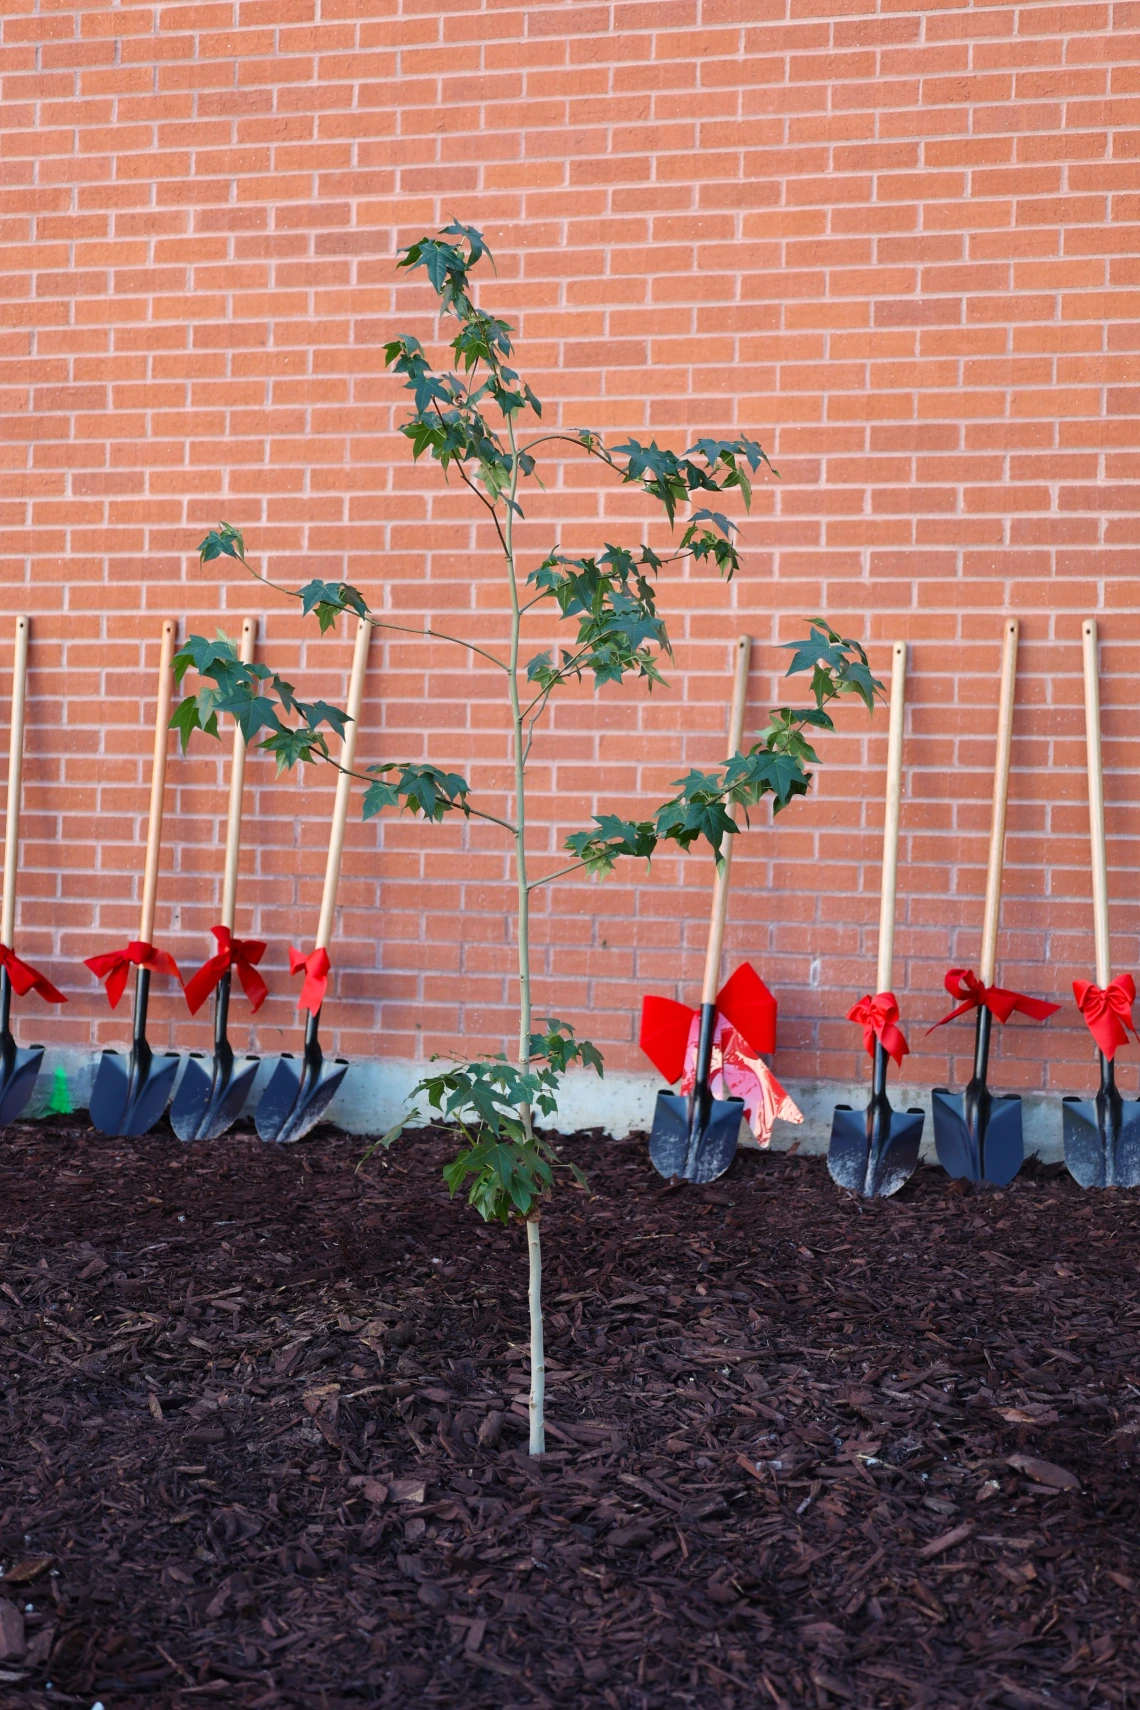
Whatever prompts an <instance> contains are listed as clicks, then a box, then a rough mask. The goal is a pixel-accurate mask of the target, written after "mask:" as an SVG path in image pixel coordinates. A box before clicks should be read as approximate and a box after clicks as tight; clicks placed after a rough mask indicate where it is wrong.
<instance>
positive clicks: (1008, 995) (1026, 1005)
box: [926, 968, 1061, 1033]
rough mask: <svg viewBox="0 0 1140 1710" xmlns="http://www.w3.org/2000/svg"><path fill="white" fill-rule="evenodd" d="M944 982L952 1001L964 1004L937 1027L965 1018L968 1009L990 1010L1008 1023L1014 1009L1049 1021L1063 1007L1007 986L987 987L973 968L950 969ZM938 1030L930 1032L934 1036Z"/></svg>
mask: <svg viewBox="0 0 1140 1710" xmlns="http://www.w3.org/2000/svg"><path fill="white" fill-rule="evenodd" d="M942 983H943V985H944V986H945V987H946V990H947V991H948V992H949V993H950V996H951V997H952V998H961V999H962V1002H961V1003H960V1004H959V1005H958V1007H957V1009H952V1010H951V1011H950V1014H949V1015H944V1016H943V1017H942V1020H941V1021H936V1022H935V1023H934V1027H944V1026H945V1025H946V1023H947V1022H948V1021H953V1020H955V1018H956V1017H957V1016H959V1015H965V1013H966V1011H967V1010H968V1009H988V1010H989V1012H990V1014H991V1015H995V1016H996V1017H997V1019H998V1020H999V1021H1000V1022H1003V1023H1004V1022H1006V1021H1008V1020H1009V1018H1010V1016H1011V1015H1012V1014H1013V1012H1014V1010H1017V1011H1018V1013H1019V1014H1020V1015H1027V1016H1029V1018H1030V1020H1031V1021H1045V1020H1047V1019H1048V1017H1049V1016H1051V1015H1055V1014H1056V1013H1057V1011H1058V1010H1059V1009H1060V1007H1061V1006H1060V1004H1059V1003H1046V1002H1045V1000H1044V999H1043V998H1035V997H1027V996H1026V994H1025V993H1024V992H1007V991H1006V989H1005V987H1004V986H984V985H983V984H982V982H981V980H979V978H978V976H977V974H975V972H974V970H973V969H972V968H950V969H948V970H947V973H946V978H945V980H944V981H943V982H942ZM934 1027H928V1028H927V1029H926V1031H927V1032H928V1033H933V1032H934Z"/></svg>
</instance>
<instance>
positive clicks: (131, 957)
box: [83, 938, 182, 1009]
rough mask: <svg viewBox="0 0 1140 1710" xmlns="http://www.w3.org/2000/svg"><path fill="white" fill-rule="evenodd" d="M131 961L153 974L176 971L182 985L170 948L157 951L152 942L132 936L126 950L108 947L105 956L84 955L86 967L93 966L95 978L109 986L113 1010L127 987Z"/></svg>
mask: <svg viewBox="0 0 1140 1710" xmlns="http://www.w3.org/2000/svg"><path fill="white" fill-rule="evenodd" d="M132 963H134V965H135V967H136V968H148V969H149V970H150V972H151V973H152V974H173V975H174V978H175V979H176V980H177V981H178V984H179V985H181V984H182V975H181V974H180V973H179V972H178V963H177V962H176V961H175V960H174V957H173V956H171V955H170V954H169V952H168V951H166V950H156V949H155V947H154V945H153V944H143V943H142V942H141V940H140V939H138V938H132V940H131V942H130V943H129V944H128V945H127V946H126V947H125V949H122V950H109V951H108V952H107V954H106V955H105V956H85V957H84V959H83V965H84V967H85V968H90V970H91V972H92V973H93V974H94V975H95V978H96V979H97V980H102V981H103V982H104V984H105V985H106V987H107V998H108V1000H109V1002H110V1005H111V1008H112V1009H114V1007H115V1005H116V1004H117V1003H118V1001H119V999H120V998H121V997H122V995H123V992H124V991H125V990H126V984H127V975H128V974H129V972H130V969H131V964H132Z"/></svg>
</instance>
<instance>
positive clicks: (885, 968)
mask: <svg viewBox="0 0 1140 1710" xmlns="http://www.w3.org/2000/svg"><path fill="white" fill-rule="evenodd" d="M905 734H906V642H905V641H896V642H895V643H894V644H893V646H892V647H891V706H890V722H889V723H888V726H887V800H886V811H885V813H884V815H883V878H882V889H881V892H880V896H879V971H878V974H877V976H876V978H877V980H878V984H877V985H876V987H875V990H876V991H877V992H889V991H890V989H891V977H892V970H893V968H894V960H895V891H896V889H897V887H898V876H899V817H900V814H901V811H902V778H903V738H904V736H905Z"/></svg>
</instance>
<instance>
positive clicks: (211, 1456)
mask: <svg viewBox="0 0 1140 1710" xmlns="http://www.w3.org/2000/svg"><path fill="white" fill-rule="evenodd" d="M2 1144H3V1150H2V1152H0V1163H2V1171H0V1192H2V1195H3V1203H4V1208H5V1229H6V1234H5V1238H4V1242H3V1248H4V1252H3V1266H2V1270H0V1275H2V1277H3V1283H2V1285H0V1286H2V1289H3V1299H2V1311H0V1328H2V1329H3V1331H4V1337H5V1342H4V1348H5V1355H6V1358H5V1361H4V1365H5V1370H6V1380H5V1381H6V1398H7V1411H6V1416H5V1418H4V1423H3V1433H4V1440H3V1442H2V1443H0V1464H2V1471H0V1505H2V1513H0V1562H2V1564H3V1567H4V1570H5V1575H4V1579H3V1581H2V1582H0V1650H3V1649H5V1648H6V1650H7V1658H6V1660H0V1703H3V1704H4V1705H5V1706H8V1705H11V1706H16V1705H19V1706H21V1707H28V1710H43V1707H46V1706H48V1705H51V1704H56V1703H59V1704H82V1705H84V1706H86V1707H87V1710H90V1706H91V1704H92V1703H93V1702H94V1701H95V1699H100V1700H101V1701H102V1702H103V1703H104V1705H105V1706H106V1707H107V1710H141V1707H142V1706H144V1705H145V1706H147V1707H148V1710H161V1707H165V1706H170V1707H175V1706H177V1707H179V1710H190V1707H191V1706H193V1705H200V1704H203V1703H206V1704H208V1703H218V1704H223V1705H226V1706H236V1707H240V1710H254V1707H266V1710H268V1707H270V1706H282V1707H290V1706H296V1707H298V1710H301V1707H304V1710H309V1707H312V1710H332V1707H335V1706H339V1705H352V1704H357V1703H360V1704H378V1705H394V1706H404V1705H409V1706H410V1705H419V1704H425V1705H431V1704H440V1705H447V1706H456V1707H458V1706H464V1707H467V1706H471V1707H473V1710H481V1707H488V1710H491V1707H494V1710H506V1707H507V1706H519V1707H522V1706H528V1707H529V1706H532V1705H558V1706H579V1705H589V1706H593V1705H598V1706H601V1705H607V1706H610V1707H612V1710H627V1707H628V1710H651V1707H654V1706H667V1705H668V1706H673V1705H678V1706H680V1705H695V1706H710V1707H711V1706H716V1707H718V1710H719V1707H721V1706H724V1707H727V1710H732V1707H733V1706H745V1705H747V1706H753V1705H758V1704H771V1705H775V1706H779V1705H786V1706H788V1707H789V1710H799V1707H800V1706H803V1705H811V1706H827V1705H833V1704H834V1705H845V1704H852V1705H859V1706H884V1707H887V1706H891V1707H895V1706H897V1707H904V1706H912V1705H917V1704H930V1705H937V1706H951V1705H983V1704H984V1705H1006V1706H1012V1707H1014V1710H1021V1707H1023V1706H1024V1707H1029V1706H1050V1707H1053V1710H1056V1707H1058V1706H1074V1707H1075V1706H1078V1705H1080V1706H1087V1705H1136V1704H1140V1687H1138V1685H1137V1682H1138V1680H1140V1642H1138V1641H1137V1639H1136V1638H1134V1637H1133V1634H1134V1633H1135V1619H1134V1615H1135V1607H1136V1592H1137V1582H1138V1581H1140V1562H1138V1560H1137V1557H1138V1553H1140V1528H1138V1525H1137V1489H1136V1473H1135V1464H1136V1449H1137V1442H1136V1437H1137V1432H1138V1430H1140V1405H1138V1404H1140V1351H1138V1333H1140V1305H1138V1304H1137V1300H1136V1293H1137V1290H1136V1284H1137V1261H1138V1258H1140V1236H1138V1234H1137V1218H1136V1205H1137V1201H1136V1200H1135V1199H1133V1198H1132V1197H1130V1196H1128V1195H1126V1194H1123V1193H1118V1194H1108V1193H1105V1194H1082V1193H1081V1192H1080V1191H1079V1190H1078V1189H1077V1188H1076V1187H1075V1186H1074V1185H1073V1183H1072V1182H1071V1181H1070V1180H1069V1179H1068V1178H1067V1177H1066V1176H1064V1175H1062V1174H1060V1173H1059V1172H1058V1171H1056V1170H1054V1169H1040V1168H1035V1167H1033V1166H1030V1167H1029V1168H1027V1169H1026V1171H1025V1172H1024V1173H1023V1175H1022V1176H1021V1177H1020V1178H1019V1179H1018V1180H1017V1181H1016V1182H1015V1183H1014V1184H1013V1186H1012V1187H1011V1188H1009V1189H1008V1190H1007V1191H1005V1192H994V1191H992V1190H988V1189H984V1190H969V1189H967V1190H966V1191H962V1184H954V1185H952V1184H951V1183H949V1182H948V1181H947V1179H946V1177H945V1176H944V1175H942V1174H941V1173H939V1172H936V1171H934V1170H930V1169H923V1170H920V1171H919V1173H918V1175H917V1176H916V1177H915V1179H914V1181H913V1182H912V1183H911V1184H910V1186H909V1187H908V1188H907V1189H906V1190H904V1192H903V1194H902V1195H900V1196H899V1198H898V1199H896V1200H893V1201H890V1202H886V1203H884V1202H881V1201H876V1202H872V1203H869V1204H863V1203H859V1202H856V1201H854V1200H852V1199H850V1198H847V1197H845V1196H844V1195H842V1194H840V1193H839V1192H838V1191H837V1190H836V1189H835V1188H834V1187H833V1186H832V1183H831V1182H830V1180H829V1178H828V1175H827V1171H826V1168H825V1166H824V1164H823V1162H822V1160H819V1159H798V1158H789V1157H786V1156H785V1157H778V1156H771V1157H767V1156H758V1155H757V1154H755V1153H751V1154H741V1155H740V1156H739V1158H738V1160H737V1162H736V1163H735V1165H734V1166H733V1169H732V1171H731V1173H730V1174H729V1175H728V1176H726V1177H725V1178H723V1179H722V1180H721V1181H720V1182H718V1183H716V1184H715V1185H714V1186H713V1187H711V1188H703V1189H702V1188H695V1189H694V1188H685V1189H681V1190H676V1191H671V1190H669V1189H668V1188H666V1187H665V1186H664V1185H663V1184H662V1183H661V1182H660V1181H659V1180H658V1179H657V1178H656V1177H655V1176H654V1175H653V1174H652V1172H651V1171H650V1169H649V1167H648V1165H647V1162H646V1159H645V1154H644V1144H643V1142H629V1143H622V1144H615V1143H613V1142H604V1141H602V1140H600V1139H599V1138H597V1137H590V1136H578V1137H576V1138H575V1139H574V1140H573V1141H572V1142H569V1143H568V1144H569V1145H570V1146H572V1148H573V1151H574V1155H575V1156H576V1157H577V1158H578V1159H579V1160H580V1161H581V1162H582V1163H583V1164H584V1165H585V1166H586V1168H587V1169H588V1171H589V1175H590V1190H591V1191H590V1194H589V1195H588V1196H587V1195H584V1194H575V1193H573V1192H567V1193H565V1194H564V1195H563V1196H562V1197H560V1198H559V1199H558V1201H557V1202H556V1204H555V1205H554V1206H553V1207H552V1208H551V1210H550V1211H549V1212H548V1214H547V1215H546V1217H545V1218H544V1225H543V1227H544V1254H545V1264H546V1289H545V1293H546V1302H547V1307H548V1360H549V1364H550V1374H549V1411H550V1417H551V1422H552V1423H551V1435H550V1443H551V1448H552V1451H553V1452H552V1453H551V1454H550V1455H548V1456H547V1457H546V1459H545V1460H543V1461H541V1462H538V1463H532V1462H530V1461H529V1460H528V1458H527V1456H526V1455H525V1453H524V1452H523V1450H524V1449H525V1442H526V1436H525V1431H526V1425H525V1393H526V1387H527V1374H526V1349H525V1342H526V1328H527V1326H526V1255H525V1237H524V1236H523V1234H522V1232H521V1231H518V1230H516V1231H511V1232H503V1231H500V1230H497V1229H496V1230H486V1229H484V1228H483V1226H482V1225H481V1224H480V1223H479V1221H478V1219H477V1218H476V1217H475V1215H474V1213H472V1212H470V1211H469V1210H468V1209H467V1208H466V1207H465V1206H463V1205H462V1204H453V1203H451V1202H450V1201H449V1200H448V1198H447V1195H446V1192H445V1191H444V1190H443V1188H442V1187H441V1185H440V1181H439V1169H440V1165H441V1163H442V1162H443V1161H444V1159H445V1158H446V1157H447V1156H448V1155H449V1143H448V1141H447V1140H446V1138H444V1137H441V1136H439V1135H429V1136H426V1137H416V1138H415V1139H414V1140H411V1141H404V1142H402V1143H401V1145H400V1146H399V1147H397V1149H396V1151H395V1152H394V1153H393V1154H392V1155H391V1156H390V1158H389V1160H388V1161H387V1163H382V1162H376V1163H374V1164H371V1165H369V1166H367V1167H366V1170H365V1171H364V1172H362V1173H361V1174H360V1175H355V1174H354V1173H353V1172H354V1167H355V1165H356V1162H357V1160H358V1158H359V1155H360V1151H361V1143H360V1142H359V1141H358V1140H355V1139H352V1138H351V1137H346V1136H344V1135H341V1134H337V1133H334V1132H331V1131H330V1132H325V1133H324V1134H323V1135H319V1136H317V1137H315V1138H314V1139H312V1140H310V1141H307V1142H306V1143H304V1144H303V1145H301V1146H297V1147H293V1148H286V1149H276V1148H272V1147H268V1146H263V1145H261V1144H260V1143H259V1142H258V1141H257V1140H256V1139H254V1138H253V1137H251V1136H250V1135H248V1134H239V1135H234V1136H230V1137H228V1138H226V1139H225V1140H222V1141H218V1142H214V1143H210V1144H205V1145H196V1146H193V1147H182V1146H180V1145H178V1143H177V1142H175V1141H174V1140H173V1139H172V1138H171V1137H170V1136H169V1135H167V1134H157V1135H154V1136H151V1137H148V1138H147V1139H144V1140H140V1141H115V1142H108V1141H106V1140H104V1139H102V1138H101V1137H98V1136H95V1135H94V1134H92V1132H91V1131H90V1130H85V1129H82V1128H78V1127H76V1126H75V1125H74V1123H73V1124H72V1125H71V1126H70V1127H69V1126H67V1125H66V1124H63V1123H57V1124H55V1125H54V1126H53V1125H50V1124H42V1125H21V1126H18V1127H15V1128H12V1129H9V1130H8V1131H7V1132H6V1133H5V1134H4V1136H3V1142H2ZM1065 1486H1068V1488H1064V1487H1065ZM21 1613H22V1614H23V1623H24V1625H25V1628H26V1634H25V1640H24V1641H23V1642H24V1643H26V1646H27V1650H26V1654H25V1655H23V1656H22V1657H21V1656H20V1655H19V1654H18V1653H19V1652H20V1649H21V1639H20V1634H19V1627H20V1625H21ZM49 1681H50V1683H51V1685H50V1688H49V1686H48V1684H47V1683H48V1682H49Z"/></svg>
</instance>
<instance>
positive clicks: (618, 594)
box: [527, 542, 672, 690]
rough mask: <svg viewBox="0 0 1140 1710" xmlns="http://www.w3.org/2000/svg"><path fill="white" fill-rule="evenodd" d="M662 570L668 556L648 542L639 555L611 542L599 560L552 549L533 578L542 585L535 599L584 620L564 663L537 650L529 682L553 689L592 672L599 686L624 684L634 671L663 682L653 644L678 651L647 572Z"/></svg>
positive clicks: (666, 650) (531, 580) (534, 584)
mask: <svg viewBox="0 0 1140 1710" xmlns="http://www.w3.org/2000/svg"><path fill="white" fill-rule="evenodd" d="M660 567H661V559H660V558H658V556H657V554H656V553H655V552H654V551H653V549H652V547H649V546H645V545H642V546H641V548H640V550H639V552H638V554H637V556H636V557H635V555H634V553H633V552H632V551H630V550H629V548H628V547H622V546H611V545H610V544H609V543H608V542H607V543H606V549H605V551H604V552H603V553H601V554H600V555H599V556H598V557H597V558H596V559H595V558H566V557H564V556H563V555H562V554H561V553H559V552H557V551H555V552H552V553H550V554H549V556H548V557H547V558H545V559H544V560H543V562H542V563H541V564H540V565H539V566H538V569H537V570H532V571H531V573H530V575H529V576H528V577H527V583H528V585H529V586H532V587H534V588H536V589H537V594H536V596H535V598H534V600H532V601H531V604H532V605H538V604H539V603H540V602H541V601H542V600H547V599H549V600H553V601H554V602H555V603H556V604H557V606H558V610H559V612H560V614H561V616H562V617H564V618H577V620H578V633H577V636H576V638H575V641H574V645H573V647H572V648H567V649H566V650H565V651H564V652H563V656H562V659H561V661H560V662H559V663H558V664H557V665H555V664H553V663H552V661H551V657H550V654H549V653H540V654H538V655H536V657H535V658H534V659H532V660H531V661H530V663H529V664H528V666H527V677H528V678H529V679H530V681H532V682H537V683H538V684H539V685H540V687H541V688H543V689H545V690H549V689H551V688H553V686H554V685H555V683H558V682H563V681H565V680H566V679H567V678H569V677H576V678H577V679H578V680H579V681H581V678H582V675H583V673H584V672H587V671H588V672H590V673H592V675H593V678H594V682H595V684H598V683H610V682H615V683H620V682H621V680H622V678H623V677H624V676H625V675H626V674H627V673H629V672H635V673H636V674H637V675H638V676H639V677H644V678H645V679H647V681H648V683H649V687H650V689H652V687H653V685H654V683H661V682H664V678H663V677H662V676H661V673H660V671H659V670H658V668H657V663H656V659H655V656H654V649H655V648H656V649H657V650H658V651H660V652H664V653H671V652H672V648H671V646H670V643H669V636H668V633H667V631H666V629H665V624H664V621H663V619H662V618H661V617H660V616H659V615H658V612H657V606H656V602H655V598H654V591H653V586H652V583H651V582H650V581H649V579H648V577H647V576H646V574H645V571H646V570H648V571H649V572H650V573H651V574H656V572H657V571H658V570H659V569H660Z"/></svg>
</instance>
